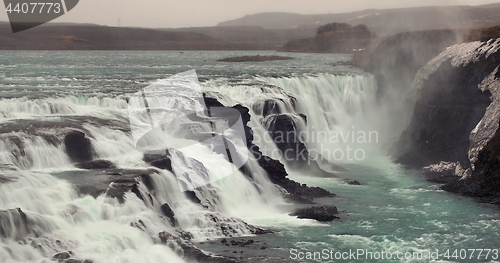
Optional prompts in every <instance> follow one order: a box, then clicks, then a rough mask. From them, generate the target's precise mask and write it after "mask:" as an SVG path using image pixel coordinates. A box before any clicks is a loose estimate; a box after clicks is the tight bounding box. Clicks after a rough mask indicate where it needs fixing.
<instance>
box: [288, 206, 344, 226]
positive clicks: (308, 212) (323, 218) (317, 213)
mask: <svg viewBox="0 0 500 263" xmlns="http://www.w3.org/2000/svg"><path fill="white" fill-rule="evenodd" d="M338 213H339V211H338V210H337V207H335V206H313V207H308V208H300V209H297V210H295V211H294V212H293V213H291V214H290V215H292V216H296V217H298V218H307V219H314V220H317V221H319V222H329V221H333V220H335V219H338V217H337V216H335V215H337V214H338Z"/></svg>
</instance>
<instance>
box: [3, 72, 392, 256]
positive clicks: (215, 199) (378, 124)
mask: <svg viewBox="0 0 500 263" xmlns="http://www.w3.org/2000/svg"><path fill="white" fill-rule="evenodd" d="M202 86H203V88H204V89H206V90H207V92H206V93H207V95H208V96H210V97H215V98H217V99H218V100H219V101H220V102H222V103H223V104H224V105H225V106H232V105H235V104H238V103H240V104H242V105H244V106H247V107H248V108H249V109H250V114H251V116H252V118H251V120H250V123H249V124H248V125H249V126H251V128H252V129H253V131H254V141H255V143H256V144H257V145H258V146H259V147H261V149H262V150H263V153H264V154H268V155H273V154H275V153H276V152H277V149H278V146H277V145H276V143H274V142H273V138H271V137H270V135H269V133H268V130H269V129H271V128H272V127H271V126H273V125H274V126H276V123H277V121H278V118H276V116H277V115H285V116H289V117H290V118H289V120H292V121H291V124H292V126H293V127H294V128H295V129H296V131H307V134H312V133H320V132H326V134H327V135H328V136H330V135H331V134H332V133H333V132H336V133H337V134H339V136H341V134H344V136H348V135H347V134H348V133H351V134H350V135H349V136H351V137H349V138H348V139H342V138H340V139H339V140H338V141H335V142H331V144H330V145H328V143H327V147H330V149H336V148H341V149H343V148H345V147H346V146H351V147H352V148H355V147H362V148H363V149H364V150H366V151H367V152H366V155H367V156H368V155H369V152H368V151H370V150H375V151H378V150H379V147H378V144H377V143H379V141H377V142H372V143H368V144H369V145H370V146H369V147H366V145H365V144H366V143H367V141H361V140H357V139H359V138H358V137H356V138H355V140H353V139H352V136H353V135H355V134H359V132H365V133H367V134H366V135H367V136H369V134H368V132H369V131H377V132H378V136H379V138H377V140H380V141H383V140H384V139H385V135H384V134H383V132H382V131H386V130H387V127H386V126H385V125H386V124H387V122H386V120H385V119H384V118H386V115H384V111H383V110H381V109H383V108H381V106H380V105H378V104H377V101H376V90H377V87H376V84H375V81H374V79H373V77H372V76H349V75H331V74H322V75H317V76H304V77H283V78H255V79H250V80H248V81H247V82H246V83H231V84H228V82H223V83H220V82H217V81H207V82H204V83H202ZM129 99H130V96H127V95H122V96H118V97H115V98H107V97H77V96H67V97H54V98H44V99H27V98H11V99H1V100H0V138H1V140H0V170H1V174H0V223H1V225H0V238H1V239H0V258H1V259H2V262H9V263H10V262H51V258H52V257H53V256H54V255H59V256H67V257H70V258H76V259H79V260H85V259H89V260H92V261H93V262H106V263H108V262H165V260H168V262H182V256H183V252H182V248H181V247H179V246H178V244H176V243H175V242H171V241H172V239H169V238H168V236H169V235H171V236H179V235H183V234H186V233H187V232H189V233H190V234H189V235H192V238H193V239H194V240H206V239H214V238H220V237H224V236H241V235H251V234H254V233H256V232H257V230H258V229H257V228H256V227H254V226H252V225H249V224H248V223H252V222H261V219H262V218H282V217H284V216H286V213H283V212H281V211H280V209H278V206H280V205H282V204H283V200H282V198H281V191H283V189H278V187H277V186H275V185H274V184H272V183H271V182H270V181H269V178H268V177H267V174H266V173H265V171H264V170H263V169H262V168H261V167H260V166H259V164H258V163H257V161H256V160H255V159H254V158H253V157H252V156H253V155H252V153H250V152H245V151H248V149H246V148H245V147H241V145H240V144H238V143H237V142H235V141H233V142H234V144H233V145H235V147H236V148H237V149H236V151H238V152H239V153H244V154H245V155H247V156H249V158H248V161H247V164H246V166H247V167H248V168H249V169H250V170H251V172H252V175H253V176H252V178H249V177H248V176H246V175H244V174H243V173H241V172H240V171H238V169H237V167H236V169H235V166H234V165H233V164H232V163H231V162H228V160H227V158H224V156H223V155H217V154H213V152H212V149H210V147H208V146H207V145H203V144H193V143H192V142H190V140H192V138H186V136H185V135H186V134H191V133H202V134H203V133H209V134H211V133H213V132H219V133H220V132H221V130H217V129H216V130H214V129H213V126H211V125H206V124H203V123H202V122H200V121H199V120H197V119H184V120H182V121H180V122H177V123H176V124H178V126H179V127H184V130H182V129H181V130H175V131H173V132H172V131H171V130H169V129H168V128H169V127H162V128H160V129H158V130H157V131H155V132H160V133H162V132H166V131H170V132H172V133H171V134H169V135H168V136H151V137H148V140H149V141H148V144H149V145H155V146H157V147H159V148H162V149H165V148H168V149H169V152H170V155H171V156H172V155H174V156H173V158H178V159H179V161H178V162H176V165H177V166H176V167H174V171H176V173H174V172H171V171H169V170H165V169H157V168H154V167H152V166H151V165H150V164H148V163H146V162H145V161H144V153H143V152H141V151H139V150H137V140H134V137H133V136H132V134H131V129H130V125H129V119H130V116H129V110H128V109H129V108H128V105H129V102H130V101H129ZM162 99H166V98H162ZM179 101H180V100H179V98H175V99H172V100H167V101H165V100H163V101H162V102H161V103H159V104H158V105H170V106H172V105H176V103H178V102H179ZM162 103H164V104H162ZM380 114H382V115H380ZM199 117H200V116H199ZM209 117H210V116H201V118H202V119H203V118H209ZM273 123H274V124H273ZM218 124H219V123H217V125H218ZM217 125H216V126H217ZM160 126H161V125H160ZM74 131H79V132H83V133H84V134H85V135H86V137H87V138H88V140H89V141H90V143H91V145H92V150H93V158H92V159H93V160H106V161H109V162H111V163H112V164H114V166H116V167H117V168H114V169H111V170H109V171H103V170H102V169H101V170H85V169H79V168H76V166H75V165H76V164H75V163H74V161H72V160H71V158H70V157H69V156H68V153H67V150H66V148H65V143H64V139H65V136H66V135H67V134H68V133H71V132H74ZM155 132H153V133H151V134H153V135H154V133H155ZM163 135H164V134H163ZM180 135H183V136H180ZM372 136H373V135H372ZM181 137H182V138H181ZM374 138H375V137H373V138H372V139H374ZM366 140H369V138H368V137H366ZM186 143H187V144H188V145H190V147H187V148H186V147H185V146H186ZM304 143H305V144H306V146H307V149H308V150H309V152H311V151H312V150H313V149H318V150H319V149H320V147H321V146H322V145H325V142H324V141H314V140H308V139H306V140H304ZM323 157H324V158H326V159H327V160H328V161H329V162H332V163H337V162H341V161H346V160H345V159H344V160H337V159H336V158H335V156H333V155H332V156H328V155H323ZM180 170H181V171H183V173H184V172H187V173H189V171H193V170H194V171H195V173H196V174H197V175H202V176H206V177H214V178H219V177H218V176H219V175H220V174H229V176H225V177H224V178H222V179H221V180H215V181H211V183H210V184H208V185H204V186H202V187H197V188H196V187H192V188H189V187H188V188H186V189H180V188H181V186H179V184H178V180H177V179H178V177H176V174H178V173H179V171H180ZM118 175H119V176H122V177H124V178H125V179H127V180H128V179H130V180H129V181H127V182H129V183H131V184H132V186H130V185H129V186H130V188H127V189H128V190H126V191H124V194H123V200H120V198H113V197H112V196H113V194H112V193H113V192H116V191H117V190H118V191H119V189H121V188H120V187H123V184H120V183H111V184H109V185H106V186H105V189H104V192H100V193H98V194H95V193H94V195H92V194H90V195H85V194H82V193H81V192H82V191H83V190H84V189H83V188H82V187H81V185H85V186H88V185H91V186H93V185H92V183H93V182H94V180H98V179H99V180H100V178H103V177H106V176H118ZM99 183H102V182H99ZM130 189H131V190H130ZM181 190H189V191H186V192H182V191H181ZM83 192H84V191H83ZM159 233H160V234H159ZM161 233H163V234H161ZM164 244H167V245H168V247H169V248H170V249H167V248H166V247H165V246H164ZM68 251H70V252H68ZM65 253H66V254H65ZM82 262H83V261H82Z"/></svg>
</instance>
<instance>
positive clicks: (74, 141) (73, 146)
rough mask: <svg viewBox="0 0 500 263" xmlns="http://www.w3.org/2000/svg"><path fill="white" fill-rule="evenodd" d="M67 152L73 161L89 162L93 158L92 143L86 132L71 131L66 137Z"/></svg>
mask: <svg viewBox="0 0 500 263" xmlns="http://www.w3.org/2000/svg"><path fill="white" fill-rule="evenodd" d="M64 146H65V147H66V153H67V154H68V156H69V158H70V159H71V161H73V162H88V161H91V160H92V155H93V154H92V153H93V149H92V144H91V143H90V140H89V138H87V137H86V135H85V133H83V132H81V131H71V132H70V133H68V134H67V135H66V136H65V137H64Z"/></svg>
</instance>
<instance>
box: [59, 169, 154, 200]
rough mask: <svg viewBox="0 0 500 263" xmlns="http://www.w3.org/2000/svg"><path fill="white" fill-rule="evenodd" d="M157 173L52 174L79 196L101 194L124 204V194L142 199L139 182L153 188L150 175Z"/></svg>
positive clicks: (117, 171) (108, 171)
mask: <svg viewBox="0 0 500 263" xmlns="http://www.w3.org/2000/svg"><path fill="white" fill-rule="evenodd" d="M153 173H157V171H156V170H154V169H149V170H147V169H137V170H132V169H116V168H115V169H105V170H81V171H66V172H62V173H57V174H54V175H55V176H56V177H59V178H62V179H65V180H67V181H69V182H71V183H72V184H73V185H74V186H75V187H76V189H77V191H78V193H79V194H82V195H91V196H93V197H97V196H99V195H101V194H103V193H106V195H107V196H109V197H112V198H117V199H118V201H119V202H120V203H123V202H125V193H127V192H132V193H134V194H135V195H136V196H137V197H138V198H139V199H144V197H143V196H142V194H141V192H140V191H139V189H138V184H139V182H140V181H142V182H146V183H145V184H146V186H147V187H150V188H153V185H152V182H151V178H150V175H151V174H153Z"/></svg>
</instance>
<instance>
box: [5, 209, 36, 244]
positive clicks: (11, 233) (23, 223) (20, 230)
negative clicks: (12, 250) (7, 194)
mask: <svg viewBox="0 0 500 263" xmlns="http://www.w3.org/2000/svg"><path fill="white" fill-rule="evenodd" d="M30 225H31V222H30V220H29V219H28V217H27V216H26V214H25V213H24V212H23V210H21V208H16V209H8V210H0V237H2V238H13V239H22V238H24V237H25V236H26V235H28V234H29V233H30Z"/></svg>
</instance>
